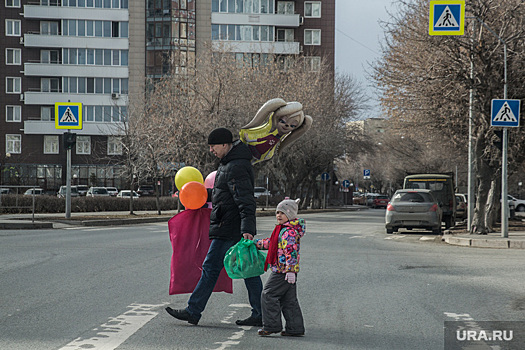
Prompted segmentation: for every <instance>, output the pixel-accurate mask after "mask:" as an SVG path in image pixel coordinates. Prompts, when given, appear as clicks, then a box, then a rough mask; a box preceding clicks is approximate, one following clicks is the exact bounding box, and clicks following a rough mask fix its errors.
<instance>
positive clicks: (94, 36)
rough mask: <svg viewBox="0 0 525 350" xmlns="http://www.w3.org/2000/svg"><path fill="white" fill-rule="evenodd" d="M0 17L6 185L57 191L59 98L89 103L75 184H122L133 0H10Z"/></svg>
mask: <svg viewBox="0 0 525 350" xmlns="http://www.w3.org/2000/svg"><path fill="white" fill-rule="evenodd" d="M3 2H4V4H2V7H3V9H2V10H1V11H0V18H1V20H2V22H3V23H4V25H3V28H2V30H1V31H0V37H1V40H2V45H0V47H1V48H2V50H1V51H2V52H1V53H0V55H1V56H0V57H1V58H0V59H1V60H2V62H3V63H4V64H2V65H1V66H0V67H1V68H0V77H1V79H0V89H1V96H2V99H1V102H0V111H1V115H2V117H1V118H0V129H1V133H0V134H1V136H2V139H3V141H4V142H2V143H1V144H0V152H1V153H0V163H1V165H2V169H1V170H2V171H1V182H0V183H2V184H22V185H23V184H27V185H38V186H41V187H43V188H44V189H49V190H56V189H58V187H60V185H63V183H65V179H64V178H65V171H66V169H65V163H66V157H65V154H66V153H65V149H64V147H63V144H62V141H61V140H62V134H63V133H64V131H66V130H60V129H56V128H55V118H57V116H55V108H54V104H55V103H56V102H72V103H73V102H80V103H82V104H83V129H82V130H72V131H74V132H75V133H76V134H77V138H76V147H74V149H73V150H72V176H73V179H74V183H78V184H86V185H87V184H97V185H107V186H114V185H120V183H119V177H118V174H119V166H118V165H115V164H118V162H116V161H115V157H118V156H119V155H120V154H122V146H121V143H120V140H119V137H118V135H119V134H120V133H121V132H122V123H123V121H124V120H125V118H126V115H127V105H128V94H129V61H130V54H129V9H128V0H61V1H60V0H41V1H40V2H38V1H37V2H34V1H32V2H25V1H24V2H23V1H21V0H3Z"/></svg>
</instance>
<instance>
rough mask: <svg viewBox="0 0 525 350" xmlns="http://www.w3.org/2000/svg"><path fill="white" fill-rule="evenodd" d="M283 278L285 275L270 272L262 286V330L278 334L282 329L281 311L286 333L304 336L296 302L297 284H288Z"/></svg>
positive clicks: (299, 308)
mask: <svg viewBox="0 0 525 350" xmlns="http://www.w3.org/2000/svg"><path fill="white" fill-rule="evenodd" d="M285 276H286V274H285V273H276V272H273V271H272V273H271V274H270V277H269V278H268V281H266V284H265V285H264V289H263V292H262V296H261V302H262V319H263V329H264V330H265V331H268V332H280V331H281V330H282V329H283V324H282V320H281V311H282V313H283V316H284V319H285V320H286V332H287V333H290V334H304V322H303V314H302V312H301V307H300V306H299V301H298V300H297V283H295V284H291V283H288V281H286V280H285V279H284V277H285Z"/></svg>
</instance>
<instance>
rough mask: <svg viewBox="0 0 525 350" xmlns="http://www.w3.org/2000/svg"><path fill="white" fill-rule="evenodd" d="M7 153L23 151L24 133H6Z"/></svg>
mask: <svg viewBox="0 0 525 350" xmlns="http://www.w3.org/2000/svg"><path fill="white" fill-rule="evenodd" d="M5 151H6V153H13V154H19V153H22V135H16V134H6V135H5Z"/></svg>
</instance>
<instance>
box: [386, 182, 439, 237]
mask: <svg viewBox="0 0 525 350" xmlns="http://www.w3.org/2000/svg"><path fill="white" fill-rule="evenodd" d="M442 216H443V212H442V210H441V208H440V206H439V203H438V202H437V200H436V198H435V197H434V195H433V194H432V191H430V190H422V189H419V190H418V189H403V190H397V191H396V193H394V196H393V197H392V199H391V200H390V203H388V206H387V208H386V215H385V227H386V233H394V232H397V230H398V229H400V228H406V229H408V230H411V229H413V228H419V229H426V230H431V231H432V233H434V234H441V219H442Z"/></svg>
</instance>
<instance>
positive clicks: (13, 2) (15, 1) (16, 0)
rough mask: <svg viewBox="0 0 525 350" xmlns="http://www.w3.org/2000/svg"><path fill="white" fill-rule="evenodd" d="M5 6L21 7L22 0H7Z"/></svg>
mask: <svg viewBox="0 0 525 350" xmlns="http://www.w3.org/2000/svg"><path fill="white" fill-rule="evenodd" d="M5 7H20V0H5Z"/></svg>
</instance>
